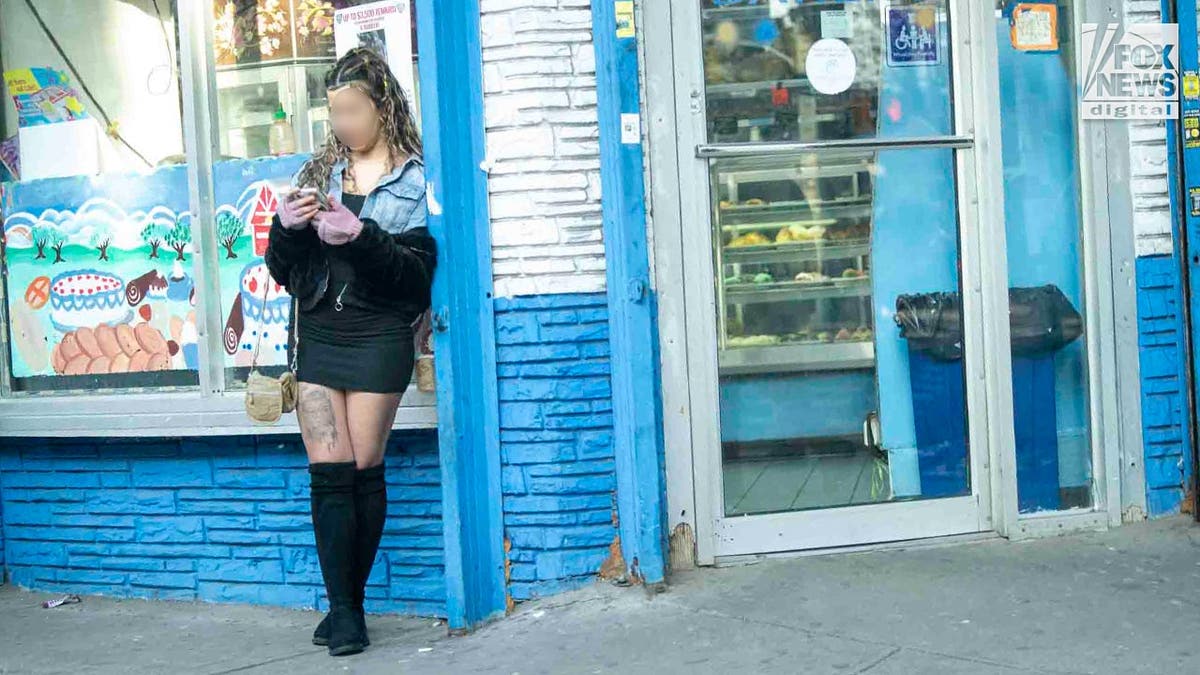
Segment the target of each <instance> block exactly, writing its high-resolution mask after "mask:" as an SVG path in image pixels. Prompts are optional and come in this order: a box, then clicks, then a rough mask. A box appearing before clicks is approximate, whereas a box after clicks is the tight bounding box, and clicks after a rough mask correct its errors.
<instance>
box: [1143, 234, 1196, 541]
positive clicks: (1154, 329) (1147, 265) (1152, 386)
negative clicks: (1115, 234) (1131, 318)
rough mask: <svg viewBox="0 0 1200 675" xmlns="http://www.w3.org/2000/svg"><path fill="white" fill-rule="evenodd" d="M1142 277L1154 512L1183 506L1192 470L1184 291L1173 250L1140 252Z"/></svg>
mask: <svg viewBox="0 0 1200 675" xmlns="http://www.w3.org/2000/svg"><path fill="white" fill-rule="evenodd" d="M1137 281H1138V334H1139V335H1138V343H1139V347H1140V350H1141V358H1140V362H1141V370H1142V442H1143V444H1144V445H1145V452H1146V502H1147V508H1148V510H1149V512H1150V515H1151V516H1152V517H1154V516H1164V515H1169V514H1173V513H1178V512H1179V510H1180V506H1181V504H1182V502H1183V499H1184V496H1185V494H1186V491H1187V490H1186V486H1187V485H1189V484H1190V481H1191V475H1192V466H1191V464H1192V462H1191V452H1190V448H1189V445H1188V433H1187V423H1188V422H1187V412H1188V411H1187V405H1188V395H1187V375H1186V367H1187V355H1186V354H1185V353H1184V347H1183V345H1184V340H1183V337H1184V333H1183V331H1184V330H1185V327H1184V316H1183V310H1182V303H1183V293H1182V289H1181V287H1180V274H1179V269H1178V266H1177V263H1176V261H1175V260H1174V259H1173V258H1171V257H1170V256H1154V257H1145V258H1138V260H1137Z"/></svg>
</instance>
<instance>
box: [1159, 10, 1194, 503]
mask: <svg viewBox="0 0 1200 675" xmlns="http://www.w3.org/2000/svg"><path fill="white" fill-rule="evenodd" d="M1168 5H1173V6H1175V7H1176V12H1177V14H1178V16H1177V17H1176V18H1175V21H1176V23H1177V24H1178V25H1179V53H1178V54H1177V55H1176V57H1177V60H1178V63H1177V65H1178V66H1179V71H1180V74H1181V76H1184V75H1189V74H1190V75H1200V45H1197V40H1196V32H1197V19H1196V10H1195V6H1194V5H1192V4H1190V3H1182V5H1180V4H1179V3H1168V2H1165V1H1164V3H1163V16H1164V17H1168V16H1169V15H1168ZM1164 21H1170V19H1169V18H1165V19H1164ZM1181 79H1182V78H1181ZM1180 89H1181V90H1182V89H1183V87H1180ZM1180 94H1181V95H1180V100H1181V101H1182V106H1181V110H1180V112H1179V122H1178V124H1168V125H1167V177H1168V180H1167V183H1168V186H1169V188H1170V195H1171V229H1172V239H1173V240H1174V241H1175V243H1176V245H1175V247H1174V252H1173V253H1172V263H1173V264H1174V266H1175V269H1179V270H1181V269H1183V265H1187V272H1188V274H1187V288H1186V289H1185V291H1184V292H1185V293H1186V294H1187V298H1186V300H1187V304H1188V308H1189V310H1190V312H1189V318H1188V325H1187V326H1186V327H1185V328H1184V330H1186V331H1189V333H1188V334H1190V336H1191V339H1190V340H1188V339H1184V340H1183V341H1182V342H1183V344H1189V345H1190V346H1191V353H1190V354H1188V355H1187V357H1186V358H1187V359H1188V363H1189V364H1190V366H1191V367H1190V369H1185V371H1184V374H1186V375H1187V377H1188V379H1189V380H1190V386H1191V387H1192V402H1191V404H1190V405H1188V406H1186V409H1185V410H1184V414H1183V415H1181V419H1180V420H1179V424H1180V425H1181V426H1182V427H1183V440H1184V449H1183V456H1182V457H1181V460H1182V464H1183V467H1182V468H1183V486H1182V488H1183V493H1184V495H1187V494H1188V493H1190V492H1194V491H1195V490H1196V483H1195V470H1196V467H1195V463H1196V457H1197V455H1196V448H1195V445H1194V444H1195V439H1193V438H1192V433H1191V429H1192V420H1193V419H1194V416H1195V414H1196V410H1195V405H1196V403H1195V402H1196V401H1200V382H1198V378H1197V377H1196V373H1197V372H1200V371H1198V370H1197V369H1198V368H1200V351H1197V347H1196V345H1197V340H1196V336H1197V335H1200V332H1197V331H1198V330H1200V246H1198V245H1197V244H1200V208H1197V207H1194V206H1193V205H1192V196H1191V192H1192V190H1193V189H1195V190H1200V148H1190V149H1189V148H1187V147H1186V144H1183V143H1180V142H1179V138H1180V133H1181V131H1182V128H1181V127H1182V124H1183V120H1184V118H1185V116H1186V115H1188V114H1189V113H1191V114H1193V115H1195V114H1197V113H1200V98H1188V97H1186V96H1183V95H1182V91H1181V92H1180ZM1181 172H1182V180H1181V179H1180V178H1181ZM1181 187H1183V188H1185V189H1183V190H1181V189H1180V188H1181ZM1197 198H1198V199H1200V196H1198V197H1197ZM1197 206H1200V204H1197ZM1181 222H1182V223H1183V228H1182V231H1181V228H1180V225H1179V223H1181ZM1185 234H1186V236H1184V235H1185ZM1185 246H1186V248H1185ZM1181 337H1183V338H1186V337H1187V335H1185V334H1182V333H1181ZM1181 348H1182V345H1181ZM1148 449H1149V448H1148ZM1151 467H1152V464H1151V462H1150V461H1147V463H1146V486H1147V489H1148V490H1149V489H1150V488H1151V486H1152V485H1153V483H1154V476H1153V475H1152V471H1151ZM1185 498H1186V496H1185ZM1153 501H1154V500H1152V499H1151V497H1150V495H1147V503H1150V504H1153ZM1172 510H1174V509H1172ZM1152 512H1153V511H1152Z"/></svg>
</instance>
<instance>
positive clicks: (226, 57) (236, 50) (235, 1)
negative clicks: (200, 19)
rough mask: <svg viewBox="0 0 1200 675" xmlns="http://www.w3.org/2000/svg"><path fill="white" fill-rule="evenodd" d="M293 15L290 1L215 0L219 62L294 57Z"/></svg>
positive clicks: (215, 48) (215, 49)
mask: <svg viewBox="0 0 1200 675" xmlns="http://www.w3.org/2000/svg"><path fill="white" fill-rule="evenodd" d="M291 18H292V7H291V0H213V54H214V56H215V57H216V60H217V65H218V66H235V65H244V64H247V63H262V62H268V61H279V60H289V59H294V58H295V57H296V54H295V44H294V40H293V37H294V36H293V34H292V20H291Z"/></svg>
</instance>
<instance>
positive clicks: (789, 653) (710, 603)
mask: <svg viewBox="0 0 1200 675" xmlns="http://www.w3.org/2000/svg"><path fill="white" fill-rule="evenodd" d="M48 597H51V596H47V595H43V594H35V593H27V592H23V591H19V590H16V589H13V588H11V587H6V588H4V589H3V590H0V673H60V672H61V673H81V672H87V673H134V672H138V673H161V672H176V673H227V672H250V673H288V674H289V675H301V674H304V673H328V672H354V673H396V672H403V673H439V674H441V673H502V674H505V675H507V674H510V673H521V674H523V675H528V674H532V673H555V674H558V673H689V674H690V673H806V674H816V673H870V674H871V675H884V674H900V673H904V674H908V673H921V674H927V673H933V674H937V673H983V674H991V673H1014V672H1015V673H1165V672H1183V673H1187V672H1200V527H1197V526H1195V525H1194V524H1193V523H1191V522H1190V521H1187V520H1183V519H1176V520H1171V521H1167V522H1158V523H1153V524H1143V525H1133V526H1127V527H1123V528H1120V529H1118V530H1114V531H1112V532H1108V533H1102V534H1088V535H1079V536H1073V537H1067V538H1061V539H1052V540H1044V541H1038V542H1031V543H1023V544H1010V543H1007V542H1003V541H989V542H983V543H976V544H967V545H956V546H949V547H917V548H912V549H909V550H896V551H887V552H876V553H863V554H846V555H835V556H823V557H809V558H798V559H791V560H771V561H763V562H760V563H758V564H754V565H745V566H740V567H734V568H727V569H718V570H702V571H696V572H690V573H687V574H684V575H679V576H678V577H676V578H675V579H674V581H673V584H672V586H671V588H670V590H669V591H668V592H667V593H665V594H662V595H658V596H655V597H653V598H648V597H647V596H646V595H645V594H644V593H643V592H641V591H640V590H638V589H617V588H612V587H608V586H600V585H597V586H595V587H592V588H589V589H586V590H583V591H580V592H577V593H573V594H569V595H566V596H561V597H557V598H554V599H552V600H548V601H543V602H540V603H529V604H527V605H524V606H522V607H521V609H520V610H519V611H518V612H517V613H516V615H514V616H513V617H510V618H509V619H507V620H505V621H502V622H499V623H497V624H495V625H492V626H490V627H488V628H486V629H484V630H481V631H479V632H478V633H476V634H474V635H471V636H468V637H464V638H449V637H446V630H445V627H444V626H442V625H440V624H438V622H435V621H434V620H432V619H429V620H425V619H400V618H395V617H369V618H368V622H369V624H370V627H371V635H372V642H373V644H372V646H371V648H370V649H369V650H368V651H367V652H366V653H364V654H361V655H358V656H354V657H348V658H342V659H331V658H329V657H328V656H326V655H325V653H324V650H323V649H321V648H318V647H313V646H312V645H310V644H308V637H309V635H310V633H311V630H312V627H313V625H315V623H316V622H317V620H318V619H319V615H317V614H315V613H311V612H297V611H288V610H277V609H266V608H258V607H233V606H220V605H205V604H194V603H169V602H144V601H133V600H125V601H117V600H110V599H104V598H95V597H86V598H84V601H83V603H82V604H79V605H71V606H64V607H60V608H57V609H52V610H45V609H41V608H40V607H38V603H39V602H40V601H41V600H43V599H45V598H48Z"/></svg>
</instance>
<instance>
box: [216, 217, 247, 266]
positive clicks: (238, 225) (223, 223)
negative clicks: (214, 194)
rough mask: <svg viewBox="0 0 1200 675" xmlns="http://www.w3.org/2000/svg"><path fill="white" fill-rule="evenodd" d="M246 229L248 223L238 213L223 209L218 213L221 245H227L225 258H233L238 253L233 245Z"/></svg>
mask: <svg viewBox="0 0 1200 675" xmlns="http://www.w3.org/2000/svg"><path fill="white" fill-rule="evenodd" d="M245 231H246V224H245V223H243V222H242V219H241V218H238V217H237V214H234V213H230V212H229V211H222V212H221V213H219V214H217V238H218V239H220V240H221V245H222V246H224V247H225V259H226V260H233V259H234V258H236V257H237V254H236V253H234V252H233V246H234V244H236V243H237V240H238V238H239V237H241V236H242V234H243V233H245Z"/></svg>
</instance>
